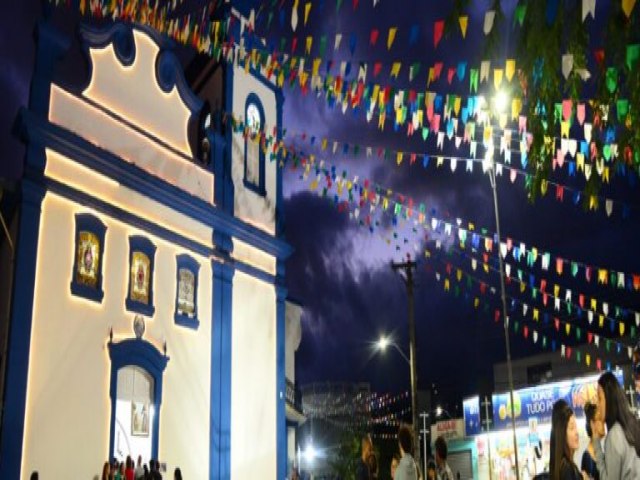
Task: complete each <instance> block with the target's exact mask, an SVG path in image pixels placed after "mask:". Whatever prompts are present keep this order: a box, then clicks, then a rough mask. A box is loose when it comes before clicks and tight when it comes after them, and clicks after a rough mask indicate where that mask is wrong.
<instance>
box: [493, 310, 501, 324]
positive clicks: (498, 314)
mask: <svg viewBox="0 0 640 480" xmlns="http://www.w3.org/2000/svg"><path fill="white" fill-rule="evenodd" d="M493 318H494V320H495V321H496V323H497V322H498V320H500V310H498V309H497V308H496V312H495V314H494V315H493Z"/></svg>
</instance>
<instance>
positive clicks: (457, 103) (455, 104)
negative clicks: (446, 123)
mask: <svg viewBox="0 0 640 480" xmlns="http://www.w3.org/2000/svg"><path fill="white" fill-rule="evenodd" d="M461 103H462V99H461V98H460V97H458V96H456V98H455V100H454V101H453V111H454V112H455V114H456V117H457V116H458V113H460V104H461Z"/></svg>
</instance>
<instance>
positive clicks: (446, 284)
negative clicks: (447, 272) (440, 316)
mask: <svg viewBox="0 0 640 480" xmlns="http://www.w3.org/2000/svg"><path fill="white" fill-rule="evenodd" d="M444 289H445V291H447V292H448V291H449V279H448V278H445V279H444Z"/></svg>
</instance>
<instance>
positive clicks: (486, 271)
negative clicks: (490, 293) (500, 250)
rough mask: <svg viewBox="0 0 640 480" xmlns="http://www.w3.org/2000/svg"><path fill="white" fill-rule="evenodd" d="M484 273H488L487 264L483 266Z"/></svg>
mask: <svg viewBox="0 0 640 480" xmlns="http://www.w3.org/2000/svg"><path fill="white" fill-rule="evenodd" d="M482 267H483V268H484V271H485V273H489V264H488V263H485V264H484V265H483V266H482Z"/></svg>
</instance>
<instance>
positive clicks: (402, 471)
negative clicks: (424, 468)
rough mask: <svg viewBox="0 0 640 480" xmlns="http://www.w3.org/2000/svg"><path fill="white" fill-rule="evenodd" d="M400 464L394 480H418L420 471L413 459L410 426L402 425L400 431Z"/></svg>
mask: <svg viewBox="0 0 640 480" xmlns="http://www.w3.org/2000/svg"><path fill="white" fill-rule="evenodd" d="M398 445H399V446H400V457H401V458H400V463H398V467H397V468H396V474H395V477H393V478H394V480H418V469H417V467H416V461H415V460H414V459H413V432H412V431H411V428H410V427H409V426H408V425H402V426H401V427H400V430H399V431H398Z"/></svg>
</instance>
